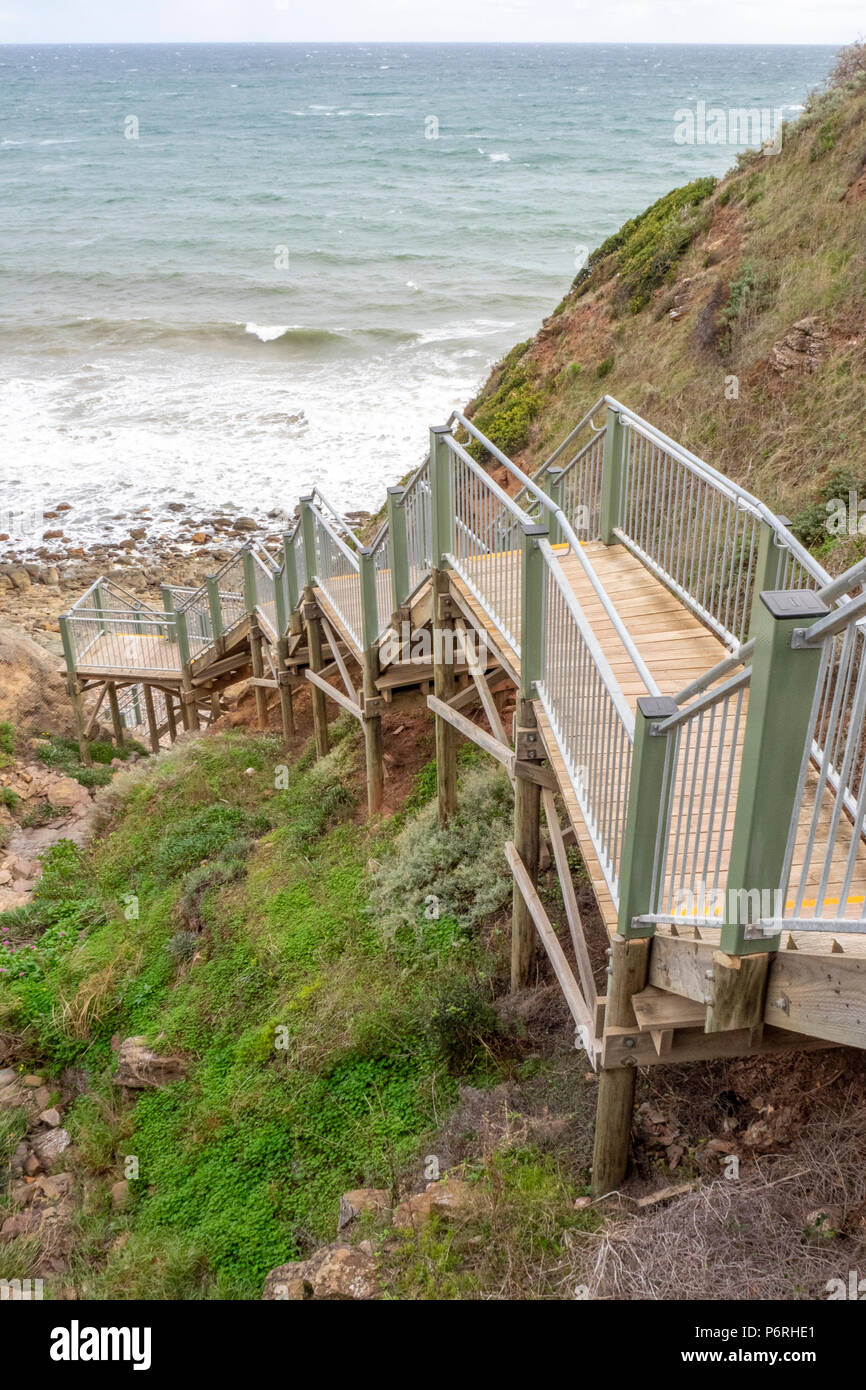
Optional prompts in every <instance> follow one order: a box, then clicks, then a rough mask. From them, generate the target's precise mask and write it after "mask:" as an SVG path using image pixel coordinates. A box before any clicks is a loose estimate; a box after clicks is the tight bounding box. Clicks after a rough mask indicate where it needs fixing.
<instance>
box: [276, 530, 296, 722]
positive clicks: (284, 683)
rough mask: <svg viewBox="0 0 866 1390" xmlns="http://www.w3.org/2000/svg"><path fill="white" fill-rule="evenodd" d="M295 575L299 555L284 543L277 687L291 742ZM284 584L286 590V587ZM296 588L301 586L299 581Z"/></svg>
mask: <svg viewBox="0 0 866 1390" xmlns="http://www.w3.org/2000/svg"><path fill="white" fill-rule="evenodd" d="M294 573H295V555H294V551H293V550H292V548H291V544H289V545H286V543H285V542H284V544H283V564H282V568H281V569H280V571H279V573H278V574H275V575H274V612H275V615H276V620H277V686H278V692H277V693H278V695H279V699H280V722H281V724H282V728H283V741H284V742H285V743H288V742H289V741H290V740H291V739H293V738H294V736H295V710H294V705H293V703H292V677H291V675H290V674H289V672H288V671H287V670H286V661H287V659H288V655H289V637H288V631H289V611H288V603H289V599H288V579H289V575H290V574H294ZM284 585H285V586H286V587H284ZM295 587H297V580H296V584H295Z"/></svg>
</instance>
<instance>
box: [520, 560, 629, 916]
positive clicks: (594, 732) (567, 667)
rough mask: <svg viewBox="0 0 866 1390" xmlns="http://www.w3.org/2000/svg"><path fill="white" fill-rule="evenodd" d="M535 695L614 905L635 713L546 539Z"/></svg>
mask: <svg viewBox="0 0 866 1390" xmlns="http://www.w3.org/2000/svg"><path fill="white" fill-rule="evenodd" d="M539 548H540V550H541V552H542V555H543V557H544V563H545V578H546V593H545V600H546V601H545V641H544V647H543V657H542V673H541V679H540V680H539V681H538V683H537V689H538V696H539V699H540V701H541V704H542V706H543V707H544V711H545V713H546V715H547V718H548V720H549V722H550V726H551V729H552V731H553V736H554V738H555V740H556V743H557V747H558V748H559V751H560V753H561V754H562V758H563V761H564V763H565V767H566V771H567V773H568V778H569V781H570V783H571V786H572V790H573V791H574V794H575V797H576V798H577V802H578V805H579V806H580V810H581V814H582V815H583V818H584V821H585V823H586V827H587V830H588V832H589V835H590V838H591V840H592V843H593V847H594V849H595V852H596V855H597V857H598V862H599V865H600V867H601V871H602V874H603V875H604V879H605V882H606V884H607V886H608V890H609V892H610V895H611V898H612V899H613V902H614V904H618V901H619V867H620V858H621V854H622V844H623V835H624V832H625V819H626V814H627V809H628V788H629V779H630V776H631V758H632V745H633V742H634V715H633V714H632V712H631V710H630V708H629V706H628V703H627V701H626V699H625V697H624V695H623V693H622V690H621V689H620V686H619V683H618V682H617V680H616V677H615V676H614V674H613V672H612V670H611V668H610V665H609V664H608V661H607V658H606V657H605V655H604V652H603V651H602V649H601V646H600V644H599V642H598V639H597V637H596V635H595V633H594V632H593V630H592V628H591V627H590V625H589V623H588V621H587V619H586V617H585V615H584V613H583V610H582V609H581V607H580V604H579V603H578V601H577V598H576V597H575V595H574V592H573V590H572V588H571V585H570V584H569V582H568V580H567V578H566V576H565V574H564V572H563V570H562V566H561V565H560V564H559V562H558V560H557V557H556V555H555V553H554V552H553V550H552V549H551V547H550V545H549V543H548V542H547V541H543V540H542V541H541V542H540V545H539Z"/></svg>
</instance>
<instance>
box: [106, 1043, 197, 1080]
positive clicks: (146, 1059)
mask: <svg viewBox="0 0 866 1390" xmlns="http://www.w3.org/2000/svg"><path fill="white" fill-rule="evenodd" d="M186 1073H187V1064H186V1062H185V1061H184V1060H183V1059H182V1058H181V1057H166V1056H161V1055H160V1054H159V1053H157V1052H153V1051H152V1050H151V1049H150V1048H149V1047H148V1045H147V1039H146V1038H127V1039H126V1040H125V1041H124V1042H122V1043H121V1044H120V1047H119V1049H118V1053H117V1071H116V1073H115V1076H114V1083H115V1085H116V1086H128V1087H130V1089H131V1090H137V1091H144V1090H148V1089H149V1088H150V1087H153V1086H165V1085H166V1084H167V1083H168V1082H170V1081H182V1080H184V1078H185V1077H186Z"/></svg>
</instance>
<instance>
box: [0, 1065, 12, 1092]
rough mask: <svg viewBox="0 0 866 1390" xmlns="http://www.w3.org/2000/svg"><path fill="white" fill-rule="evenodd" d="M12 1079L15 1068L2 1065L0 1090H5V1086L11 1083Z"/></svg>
mask: <svg viewBox="0 0 866 1390" xmlns="http://www.w3.org/2000/svg"><path fill="white" fill-rule="evenodd" d="M14 1080H15V1068H14V1067H3V1068H2V1070H0V1091H3V1090H5V1089H6V1087H7V1086H9V1085H11V1083H12V1082H13V1081H14Z"/></svg>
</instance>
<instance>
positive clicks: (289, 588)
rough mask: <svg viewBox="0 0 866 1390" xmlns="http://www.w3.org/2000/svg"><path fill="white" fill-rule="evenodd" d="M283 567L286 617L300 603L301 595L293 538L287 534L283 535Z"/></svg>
mask: <svg viewBox="0 0 866 1390" xmlns="http://www.w3.org/2000/svg"><path fill="white" fill-rule="evenodd" d="M283 569H284V571H285V576H286V602H287V604H288V610H289V611H288V614H287V617H290V616H291V615H292V613H294V611H295V609H296V608H297V606H298V604H299V603H300V601H301V595H300V590H299V588H298V564H297V560H296V559H295V538H294V536H290V535H288V534H287V535H285V536H283Z"/></svg>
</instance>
